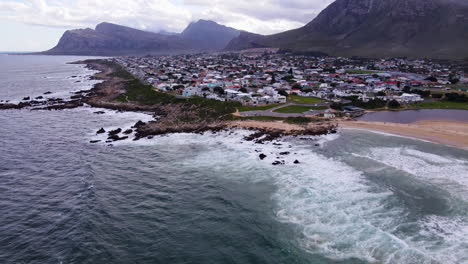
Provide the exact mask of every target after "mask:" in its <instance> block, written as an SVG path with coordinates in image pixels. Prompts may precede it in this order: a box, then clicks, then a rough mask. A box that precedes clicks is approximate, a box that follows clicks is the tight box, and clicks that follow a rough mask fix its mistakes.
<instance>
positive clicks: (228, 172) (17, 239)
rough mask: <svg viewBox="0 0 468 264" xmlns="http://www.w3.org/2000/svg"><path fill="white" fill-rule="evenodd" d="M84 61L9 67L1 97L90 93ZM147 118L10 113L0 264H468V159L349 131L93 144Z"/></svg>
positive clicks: (3, 68)
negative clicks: (268, 138)
mask: <svg viewBox="0 0 468 264" xmlns="http://www.w3.org/2000/svg"><path fill="white" fill-rule="evenodd" d="M81 59H83V58H81V57H78V58H77V57H44V56H4V55H0V100H12V101H19V100H21V99H22V98H23V97H25V96H31V97H35V96H40V95H41V94H43V93H44V92H47V91H51V92H52V94H50V95H49V96H52V97H54V96H57V97H66V96H69V95H71V93H70V92H71V91H76V90H81V89H85V88H89V87H91V85H93V83H95V81H90V80H89V75H90V74H92V73H93V72H92V71H89V70H87V69H85V68H83V67H82V66H80V65H70V64H66V62H70V61H75V60H81ZM33 65H34V66H33ZM72 76H78V77H72ZM78 80H79V81H80V82H77V81H78ZM101 110H102V111H104V112H105V113H104V114H96V113H95V112H96V111H101ZM150 119H151V116H150V115H148V114H146V113H132V112H126V113H121V112H116V111H111V110H105V109H93V108H90V107H81V108H77V109H72V110H63V111H30V110H27V109H23V110H4V111H0V124H1V125H0V135H1V137H0V153H1V155H0V210H1V216H0V263H8V264H9V263H12V264H13V263H14V264H18V263H28V264H29V263H41V264H42V263H63V264H66V263H77V264H82V263H243V264H245V263H304V264H305V263H324V264H325V263H398V264H402V263H431V264H432V263H441V264H442V263H444V264H445V263H454V264H455V263H456V264H458V263H468V174H467V171H468V151H466V150H462V149H457V148H453V147H448V146H444V145H439V144H434V143H429V142H425V141H421V140H415V139H411V138H405V137H398V136H392V135H388V134H383V133H372V132H365V131H360V130H351V129H346V130H340V131H339V133H338V134H333V135H327V136H321V137H305V138H283V139H281V140H277V141H275V142H270V143H265V144H253V143H252V142H246V141H244V140H243V137H244V136H245V135H247V134H249V133H251V132H249V131H244V130H233V131H224V132H219V133H216V134H213V133H211V132H207V133H204V134H172V135H166V136H159V137H155V138H153V139H144V140H140V141H132V140H125V141H121V142H117V143H113V144H105V143H97V144H91V143H90V141H92V140H99V139H102V137H104V136H99V135H96V131H97V130H98V129H100V128H101V127H103V128H105V129H106V130H109V129H113V128H118V127H120V128H129V127H131V126H132V125H133V124H134V123H135V122H136V121H138V120H143V121H147V120H150ZM285 152H289V154H287V153H285ZM260 153H264V154H266V155H267V158H265V159H264V160H260V159H259V157H258V156H259V154H260ZM278 158H279V159H283V160H285V165H282V166H273V165H272V162H273V161H275V160H277V159H278ZM295 160H298V161H299V162H300V163H299V164H294V161H295Z"/></svg>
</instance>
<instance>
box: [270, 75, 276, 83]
mask: <svg viewBox="0 0 468 264" xmlns="http://www.w3.org/2000/svg"><path fill="white" fill-rule="evenodd" d="M274 83H276V77H275V75H274V74H272V75H271V84H274Z"/></svg>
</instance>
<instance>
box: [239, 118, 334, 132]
mask: <svg viewBox="0 0 468 264" xmlns="http://www.w3.org/2000/svg"><path fill="white" fill-rule="evenodd" d="M329 125H331V124H330V123H327V122H323V123H311V124H309V125H299V124H289V123H285V122H283V121H268V122H266V121H255V120H243V121H234V122H231V123H230V126H231V127H238V128H247V129H267V130H268V129H270V130H281V131H284V132H286V133H288V132H292V131H304V130H306V129H313V128H317V127H327V126H329Z"/></svg>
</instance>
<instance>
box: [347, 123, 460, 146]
mask: <svg viewBox="0 0 468 264" xmlns="http://www.w3.org/2000/svg"><path fill="white" fill-rule="evenodd" d="M339 126H340V127H343V128H356V129H365V130H371V131H379V132H386V133H390V134H395V135H400V136H407V137H413V138H418V139H423V140H427V141H431V142H435V143H440V144H445V145H450V146H454V147H458V148H463V149H468V123H465V122H455V121H418V122H414V123H410V124H399V123H389V122H367V121H342V122H340V123H339Z"/></svg>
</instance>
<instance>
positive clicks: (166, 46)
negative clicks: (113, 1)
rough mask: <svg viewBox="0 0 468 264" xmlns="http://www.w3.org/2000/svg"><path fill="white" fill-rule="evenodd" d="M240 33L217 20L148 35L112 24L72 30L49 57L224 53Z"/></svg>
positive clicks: (52, 50)
mask: <svg viewBox="0 0 468 264" xmlns="http://www.w3.org/2000/svg"><path fill="white" fill-rule="evenodd" d="M238 35H239V31H238V30H236V29H234V28H230V27H226V26H223V25H220V24H217V23H215V22H213V21H208V20H199V21H197V22H193V23H191V24H190V25H189V26H188V27H187V28H186V29H185V30H184V31H183V32H182V33H181V34H177V33H169V32H164V31H162V32H160V33H154V32H147V31H142V30H138V29H134V28H130V27H125V26H121V25H116V24H111V23H106V22H104V23H101V24H99V25H97V26H96V28H95V29H91V28H86V29H76V30H68V31H66V32H65V33H64V34H63V36H62V37H61V38H60V40H59V43H58V44H57V46H55V47H54V48H52V49H50V50H48V51H45V52H43V53H42V54H48V55H101V56H117V55H146V54H175V53H189V52H199V51H218V50H222V49H223V48H224V47H225V46H226V44H227V43H229V42H230V41H231V40H232V39H233V38H235V37H237V36H238Z"/></svg>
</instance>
